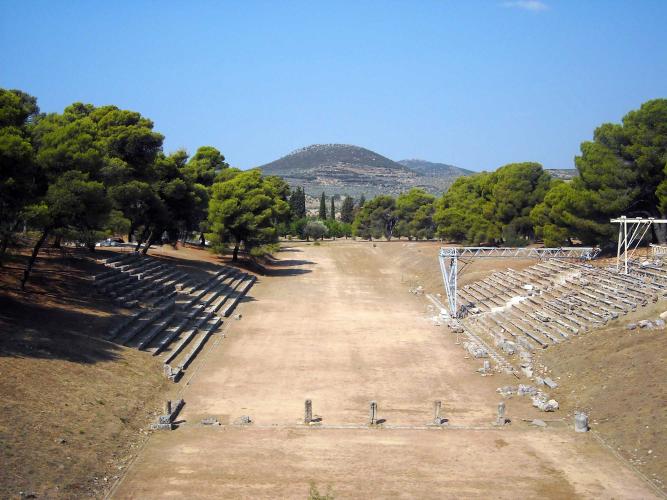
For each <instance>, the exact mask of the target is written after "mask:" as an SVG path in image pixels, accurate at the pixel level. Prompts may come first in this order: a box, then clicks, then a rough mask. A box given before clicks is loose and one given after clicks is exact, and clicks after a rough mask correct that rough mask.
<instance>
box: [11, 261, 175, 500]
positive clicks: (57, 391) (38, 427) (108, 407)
mask: <svg viewBox="0 0 667 500" xmlns="http://www.w3.org/2000/svg"><path fill="white" fill-rule="evenodd" d="M20 265H21V262H20V259H19V261H15V262H12V263H10V264H9V266H8V267H9V268H5V269H0V331H1V332H2V333H1V334H0V394H2V397H3V400H2V407H3V419H2V421H0V463H2V464H3V466H2V467H1V468H0V497H2V498H6V497H11V496H16V495H17V494H18V493H19V492H20V491H24V492H34V493H36V494H38V495H39V496H40V497H41V496H49V497H52V496H65V497H79V496H91V495H94V496H99V495H100V494H101V492H102V491H103V490H104V489H105V487H106V486H107V485H110V484H111V482H112V480H113V476H115V475H118V474H120V473H121V471H122V468H123V467H124V464H126V463H127V462H128V461H129V460H130V458H131V456H132V453H133V449H134V448H136V447H138V446H139V445H140V443H141V442H142V441H143V440H144V439H145V438H146V428H147V426H148V424H149V422H150V421H151V420H152V418H153V417H154V415H155V414H156V412H157V410H158V409H159V407H160V402H161V400H162V399H163V398H164V394H165V392H166V390H167V387H168V386H167V383H166V381H165V380H164V379H163V377H162V376H161V370H160V366H159V364H158V363H157V362H156V361H155V360H154V359H152V358H151V357H150V355H148V354H146V353H141V352H138V351H135V350H132V349H127V348H123V347H120V346H117V345H115V344H111V343H109V342H105V341H104V340H101V339H100V338H99V337H101V336H102V335H103V334H104V333H105V332H106V331H107V330H108V328H109V325H110V324H111V323H112V322H113V320H114V318H115V317H117V316H116V314H118V313H121V312H122V311H120V310H118V309H117V308H115V307H114V306H112V305H111V304H110V303H109V302H108V301H107V300H106V299H104V298H103V297H98V296H96V295H95V293H94V289H93V288H92V286H91V283H90V281H89V280H88V279H87V276H88V275H89V273H90V272H91V271H94V270H95V269H96V266H95V265H94V264H93V263H91V262H90V261H85V260H81V259H72V258H63V257H62V256H61V255H59V254H54V255H52V256H50V258H46V259H42V260H41V261H40V262H39V264H38V266H37V269H36V272H35V276H34V280H33V282H32V283H31V284H29V286H28V290H27V291H26V292H20V291H19V290H17V289H16V280H17V278H18V275H19V273H20ZM105 478H107V481H105Z"/></svg>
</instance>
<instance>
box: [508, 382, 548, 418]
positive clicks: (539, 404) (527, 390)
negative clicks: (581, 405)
mask: <svg viewBox="0 0 667 500" xmlns="http://www.w3.org/2000/svg"><path fill="white" fill-rule="evenodd" d="M496 392H498V393H499V394H500V395H501V396H503V397H504V398H509V397H511V396H513V395H514V394H516V395H517V396H529V397H530V398H531V401H532V403H533V406H534V407H535V408H537V409H538V410H540V411H544V412H552V411H556V410H557V409H558V401H556V400H555V399H549V395H548V394H546V393H544V392H542V391H540V390H539V389H538V388H537V387H534V386H532V385H527V384H519V386H518V387H513V386H510V385H508V386H505V387H499V388H498V389H496Z"/></svg>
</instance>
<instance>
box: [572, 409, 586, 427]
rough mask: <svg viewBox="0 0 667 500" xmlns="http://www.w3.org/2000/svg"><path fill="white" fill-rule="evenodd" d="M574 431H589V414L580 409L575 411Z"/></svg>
mask: <svg viewBox="0 0 667 500" xmlns="http://www.w3.org/2000/svg"><path fill="white" fill-rule="evenodd" d="M574 431H575V432H588V415H586V414H585V413H583V412H580V411H578V412H575V413H574Z"/></svg>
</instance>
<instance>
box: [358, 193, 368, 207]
mask: <svg viewBox="0 0 667 500" xmlns="http://www.w3.org/2000/svg"><path fill="white" fill-rule="evenodd" d="M364 203H366V197H365V196H364V195H363V194H362V195H361V198H359V207H358V208H359V209H361V208H363V207H364Z"/></svg>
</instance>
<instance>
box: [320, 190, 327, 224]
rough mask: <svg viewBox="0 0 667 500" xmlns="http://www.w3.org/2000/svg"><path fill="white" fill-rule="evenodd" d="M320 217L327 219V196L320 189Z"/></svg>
mask: <svg viewBox="0 0 667 500" xmlns="http://www.w3.org/2000/svg"><path fill="white" fill-rule="evenodd" d="M320 219H322V220H327V198H326V196H325V195H324V191H322V196H321V197H320Z"/></svg>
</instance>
